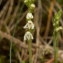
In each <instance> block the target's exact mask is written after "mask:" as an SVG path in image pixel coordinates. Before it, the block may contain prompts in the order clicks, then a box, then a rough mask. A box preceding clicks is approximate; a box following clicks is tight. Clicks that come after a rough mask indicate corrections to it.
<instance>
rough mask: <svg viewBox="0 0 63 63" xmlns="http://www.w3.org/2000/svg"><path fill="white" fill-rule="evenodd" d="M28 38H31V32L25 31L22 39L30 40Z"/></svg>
mask: <svg viewBox="0 0 63 63" xmlns="http://www.w3.org/2000/svg"><path fill="white" fill-rule="evenodd" d="M30 39H33V35H32V34H31V32H29V31H27V32H26V33H25V35H24V41H26V40H30Z"/></svg>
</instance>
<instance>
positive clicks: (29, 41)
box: [28, 39, 32, 63]
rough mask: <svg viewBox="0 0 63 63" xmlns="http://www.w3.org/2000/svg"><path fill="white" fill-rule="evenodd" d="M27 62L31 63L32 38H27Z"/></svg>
mask: <svg viewBox="0 0 63 63" xmlns="http://www.w3.org/2000/svg"><path fill="white" fill-rule="evenodd" d="M28 49H29V63H32V40H31V39H30V40H28Z"/></svg>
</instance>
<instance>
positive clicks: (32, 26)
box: [24, 20, 34, 29]
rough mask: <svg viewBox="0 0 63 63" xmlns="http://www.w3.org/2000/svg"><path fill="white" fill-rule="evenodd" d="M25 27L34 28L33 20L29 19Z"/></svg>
mask: <svg viewBox="0 0 63 63" xmlns="http://www.w3.org/2000/svg"><path fill="white" fill-rule="evenodd" d="M24 29H34V24H33V22H32V21H31V20H30V21H28V23H27V24H26V25H25V26H24Z"/></svg>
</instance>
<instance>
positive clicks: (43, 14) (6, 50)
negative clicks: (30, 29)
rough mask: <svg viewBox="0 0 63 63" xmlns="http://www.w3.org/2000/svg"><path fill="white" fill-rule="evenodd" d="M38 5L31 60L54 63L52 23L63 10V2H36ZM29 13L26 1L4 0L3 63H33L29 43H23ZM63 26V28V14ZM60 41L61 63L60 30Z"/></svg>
mask: <svg viewBox="0 0 63 63" xmlns="http://www.w3.org/2000/svg"><path fill="white" fill-rule="evenodd" d="M34 4H35V5H36V7H35V9H34V12H33V15H34V19H33V22H34V24H35V30H34V34H33V35H34V39H33V41H32V55H33V57H31V58H32V60H33V63H54V57H53V56H54V52H53V49H54V48H53V47H54V46H53V42H54V41H53V23H52V21H53V18H54V15H55V13H57V12H58V11H59V10H63V0H35V2H34ZM27 12H28V8H27V6H26V5H25V4H24V0H0V63H10V61H11V63H29V52H28V43H25V42H24V41H23V37H24V34H25V30H24V29H23V26H24V25H25V24H26V14H27ZM60 26H62V27H63V11H62V16H61V19H60ZM58 41H59V42H58V48H59V49H58V51H59V52H58V55H59V58H58V62H59V63H61V62H62V61H63V56H62V55H63V30H60V36H59V39H58ZM11 46H12V47H11ZM37 50H38V51H37ZM10 52H12V53H11V54H10ZM60 52H61V53H60ZM10 58H11V59H10Z"/></svg>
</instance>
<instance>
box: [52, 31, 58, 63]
mask: <svg viewBox="0 0 63 63" xmlns="http://www.w3.org/2000/svg"><path fill="white" fill-rule="evenodd" d="M58 35H59V33H58V32H57V33H55V34H54V42H53V46H54V63H58Z"/></svg>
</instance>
